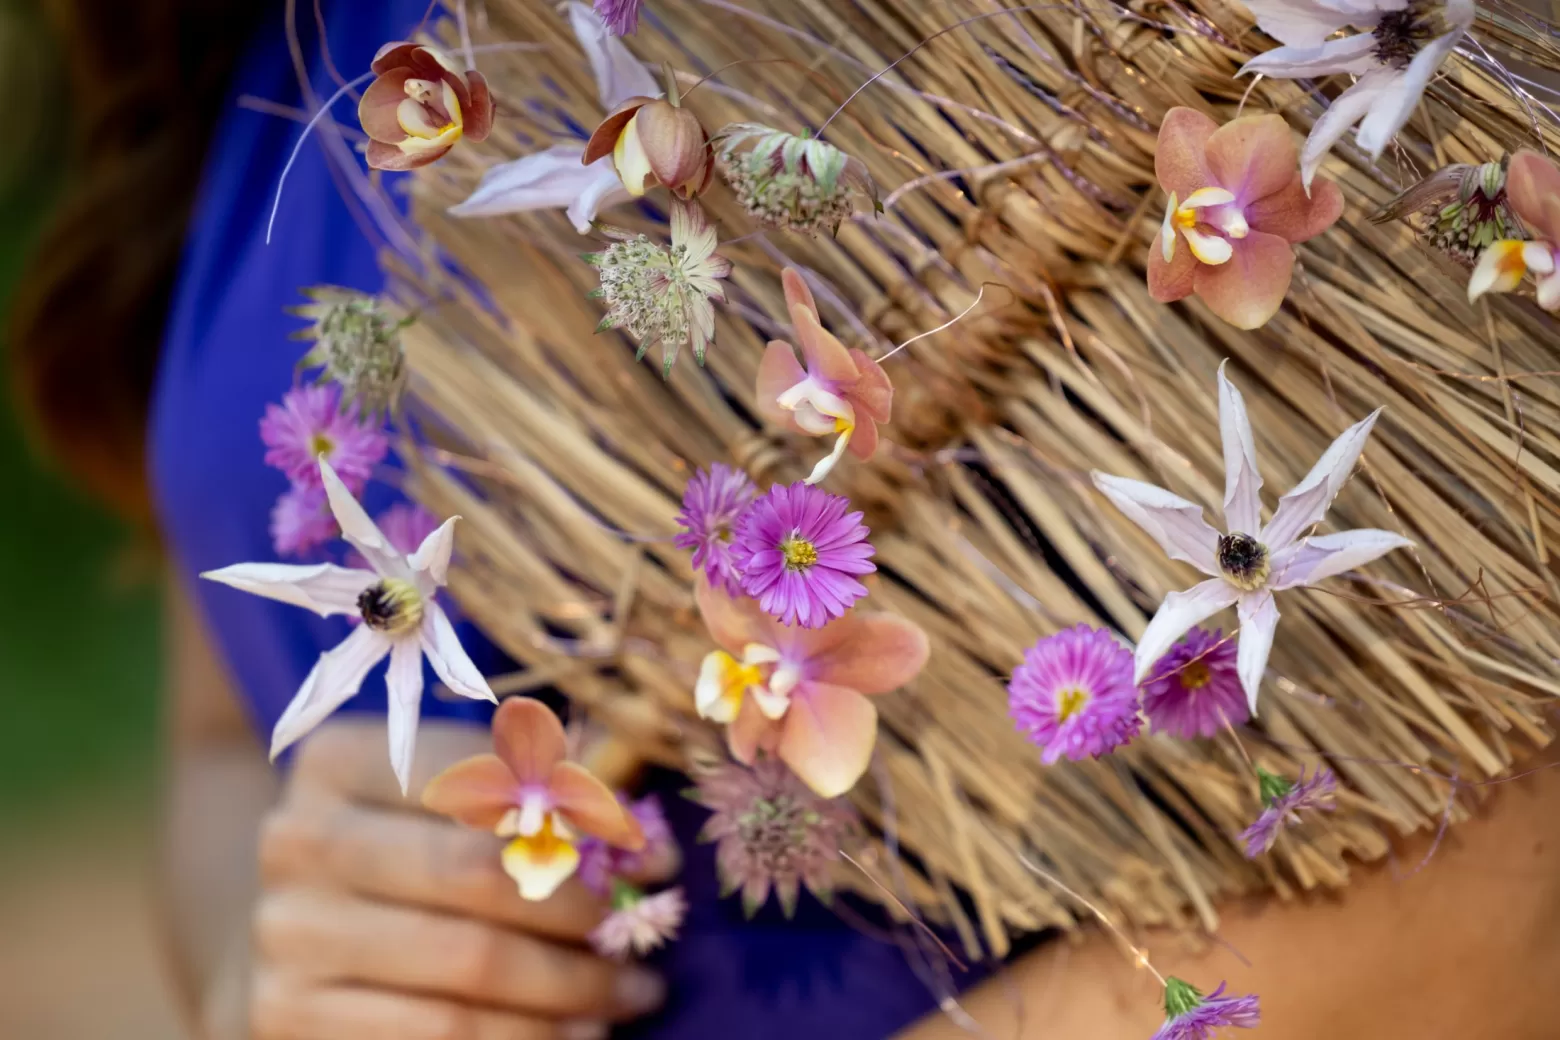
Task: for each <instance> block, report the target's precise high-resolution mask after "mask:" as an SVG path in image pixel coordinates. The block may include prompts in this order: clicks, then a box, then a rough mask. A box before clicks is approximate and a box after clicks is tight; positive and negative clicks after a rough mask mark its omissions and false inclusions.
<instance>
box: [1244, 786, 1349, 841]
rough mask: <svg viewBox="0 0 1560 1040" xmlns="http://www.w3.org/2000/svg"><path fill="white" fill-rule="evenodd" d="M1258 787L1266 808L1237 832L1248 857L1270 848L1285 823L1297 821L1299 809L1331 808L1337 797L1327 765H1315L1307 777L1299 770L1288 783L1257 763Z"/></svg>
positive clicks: (1330, 809) (1298, 820)
mask: <svg viewBox="0 0 1560 1040" xmlns="http://www.w3.org/2000/svg"><path fill="white" fill-rule="evenodd" d="M1257 790H1258V792H1259V793H1260V794H1261V795H1262V804H1263V805H1265V806H1267V808H1266V809H1264V810H1262V815H1261V816H1258V817H1257V819H1256V822H1254V823H1253V824H1252V825H1251V826H1250V827H1247V828H1246V829H1245V830H1243V831H1241V832H1240V840H1241V841H1243V842H1245V843H1246V858H1247V859H1256V858H1257V857H1258V856H1260V855H1262V854H1263V853H1264V852H1266V851H1267V850H1268V849H1271V848H1272V847H1273V843H1274V842H1275V841H1277V840H1278V832H1279V831H1281V830H1283V829H1284V825H1285V824H1286V823H1299V822H1300V817H1299V815H1298V814H1299V812H1300V810H1301V809H1312V810H1322V811H1324V812H1332V810H1333V807H1334V806H1335V805H1336V804H1337V799H1338V777H1337V776H1336V775H1335V774H1334V773H1333V771H1332V770H1331V769H1327V768H1321V769H1318V770H1317V771H1316V772H1314V773H1312V774H1311V776H1310V777H1309V778H1307V777H1306V775H1305V770H1301V771H1300V779H1299V780H1296V781H1295V782H1294V783H1290V782H1289V781H1288V780H1285V779H1284V778H1283V777H1281V776H1277V775H1275V774H1273V773H1269V772H1268V771H1267V770H1266V769H1263V768H1262V767H1261V766H1258V767H1257Z"/></svg>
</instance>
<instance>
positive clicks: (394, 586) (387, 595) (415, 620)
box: [357, 578, 423, 636]
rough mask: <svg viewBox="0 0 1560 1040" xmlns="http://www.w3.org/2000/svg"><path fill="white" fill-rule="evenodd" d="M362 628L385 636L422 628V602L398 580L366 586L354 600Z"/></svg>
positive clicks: (413, 588) (411, 588)
mask: <svg viewBox="0 0 1560 1040" xmlns="http://www.w3.org/2000/svg"><path fill="white" fill-rule="evenodd" d="M357 606H358V613H360V614H361V615H362V616H363V624H365V625H367V626H368V627H369V628H372V629H374V630H375V631H378V632H384V633H386V634H387V635H392V636H394V635H400V634H402V633H403V632H411V631H414V630H415V629H416V628H417V627H418V626H419V625H421V624H422V619H423V601H422V594H421V593H419V592H418V591H417V586H415V585H413V584H412V583H411V582H409V581H402V580H401V579H399V578H386V579H384V580H383V581H381V582H379V583H378V584H376V585H370V586H369V587H368V588H366V589H364V590H363V592H362V593H361V594H360V595H359V596H358V601H357Z"/></svg>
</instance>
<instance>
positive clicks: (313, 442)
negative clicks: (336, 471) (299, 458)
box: [309, 433, 336, 459]
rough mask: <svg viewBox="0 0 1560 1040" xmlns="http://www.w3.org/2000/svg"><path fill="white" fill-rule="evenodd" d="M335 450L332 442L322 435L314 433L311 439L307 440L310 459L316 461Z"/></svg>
mask: <svg viewBox="0 0 1560 1040" xmlns="http://www.w3.org/2000/svg"><path fill="white" fill-rule="evenodd" d="M335 450H336V444H335V442H334V441H332V440H331V439H330V438H329V437H327V436H325V434H323V433H316V434H315V435H314V436H313V437H310V438H309V455H310V456H311V457H312V458H316V459H317V458H319V457H320V456H321V455H329V454H330V453H331V452H333V451H335Z"/></svg>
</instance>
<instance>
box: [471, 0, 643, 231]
mask: <svg viewBox="0 0 1560 1040" xmlns="http://www.w3.org/2000/svg"><path fill="white" fill-rule="evenodd" d="M565 6H566V8H567V11H568V15H569V24H570V25H571V26H572V27H573V29H574V35H575V37H576V38H577V39H578V40H579V41H580V47H581V48H582V49H583V50H584V51H585V57H586V59H588V60H589V62H590V69H591V72H592V74H594V75H595V77H596V89H597V92H598V93H599V94H600V96H601V107H602V108H603V109H604V110H605V111H607V112H611V111H612V110H613V109H615V108H617V107H618V105H620V104H622V103H623V102H624V101H627V100H628V99H629V98H631V97H660V96H661V88H660V87H658V86H656V83H655V78H654V77H653V76H651V75H650V73H649V72H647V71H646V70H645V67H644V64H643V63H642V62H641V61H640V60H639V59H638V58H636V57H634V55H633V52H631V51H630V50H629V49H628V48H627V47H625V46H624V45H623V41H622V40H620V39H618V38H617V37H616V36H614V35H613V34H612V32H611V30H610V29H608V28H607V24H606V22H604V21H602V18H601V16H600V15H598V14H597V13H596V12H595V11H593V10H591V8H590V7H588V6H586V5H585V4H582V3H578V2H577V0H576V2H573V3H569V4H567V5H565ZM584 157H585V142H584V141H579V142H576V143H572V144H555V145H553V146H552V147H551V148H547V149H544V150H543V151H540V152H533V153H531V154H530V155H524V156H521V157H520V158H518V159H515V160H513V161H511V162H506V163H499V164H498V165H497V166H494V167H492V168H490V169H489V170H488V171H487V172H486V173H484V174H483V175H482V180H481V182H480V183H478V184H477V187H476V190H475V191H473V192H472V193H471V197H470V198H468V199H466V201H464V202H460V203H457V204H455V205H454V206H451V207H450V209H449V212H450V215H451V216H456V217H498V216H503V215H505V214H508V213H525V212H527V211H530V210H538V209H566V212H567V214H568V217H569V220H570V221H572V222H573V223H574V228H575V230H576V231H578V232H579V233H580V234H582V235H583V234H584V233H585V232H587V231H589V230H590V226H591V223H592V222H593V221H594V220H595V219H596V214H597V213H599V212H601V211H602V210H604V209H607V208H609V207H612V206H616V205H618V204H619V203H623V202H627V201H629V199H630V197H631V196H630V195H629V194H628V190H627V189H626V188H624V187H623V181H622V179H621V178H620V177H619V176H618V172H617V168H616V167H614V166H613V165H612V157H611V156H607V157H606V158H603V159H598V160H596V161H595V162H593V163H591V164H590V165H589V166H587V165H585V164H584V162H583V160H584Z"/></svg>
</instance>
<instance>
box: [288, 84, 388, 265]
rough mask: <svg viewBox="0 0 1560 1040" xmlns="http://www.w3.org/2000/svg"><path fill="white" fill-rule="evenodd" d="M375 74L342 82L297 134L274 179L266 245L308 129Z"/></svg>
mask: <svg viewBox="0 0 1560 1040" xmlns="http://www.w3.org/2000/svg"><path fill="white" fill-rule="evenodd" d="M375 75H376V73H374V72H373V71H372V70H370V71H368V72H365V73H363V75H361V76H359V77H358V78H357V79H352V80H348V81H347V82H346V83H343V84H342V85H341V87H340V88H339V89H338V90H337V91H336V92H335V93H334V94H332V95H331V96H330V99H329V100H327V101H326V102H325V103H324V104H323V105H321V106H320V107H319V111H317V112H315V113H314V117H313V118H312V119H310V120H309V122H308V123H307V124H305V126H304V128H303V133H302V134H300V135H298V143H297V144H295V145H293V150H292V154H291V155H289V156H288V157H287V165H286V166H283V167H282V175H281V176H280V177H278V178H277V179H276V197H275V198H274V199H272V200H271V219H270V220H267V221H266V222H265V244H266V245H270V244H271V230H272V229H273V228H274V227H275V226H276V211H277V209H279V208H280V207H281V205H282V188H283V187H284V186H285V185H286V184H287V175H288V174H289V173H291V172H292V168H293V164H294V163H296V162H297V161H298V153H299V152H301V151H302V150H303V142H305V141H307V140H308V139H309V133H310V131H312V130H313V129H314V127H315V126H316V125H317V124H318V123H319V121H320V120H321V119H323V118H324V117H325V115H326V113H328V112H329V111H330V109H331V106H332V105H334V104H335V103H336V102H338V101H340V100H341V99H342V98H343V97H345V96H346V94H347V91H349V90H351V89H352V88H353V87H355V86H357V85H358V84H360V83H366V82H368V81H369V80H371V79H373V78H374V76H375Z"/></svg>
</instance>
